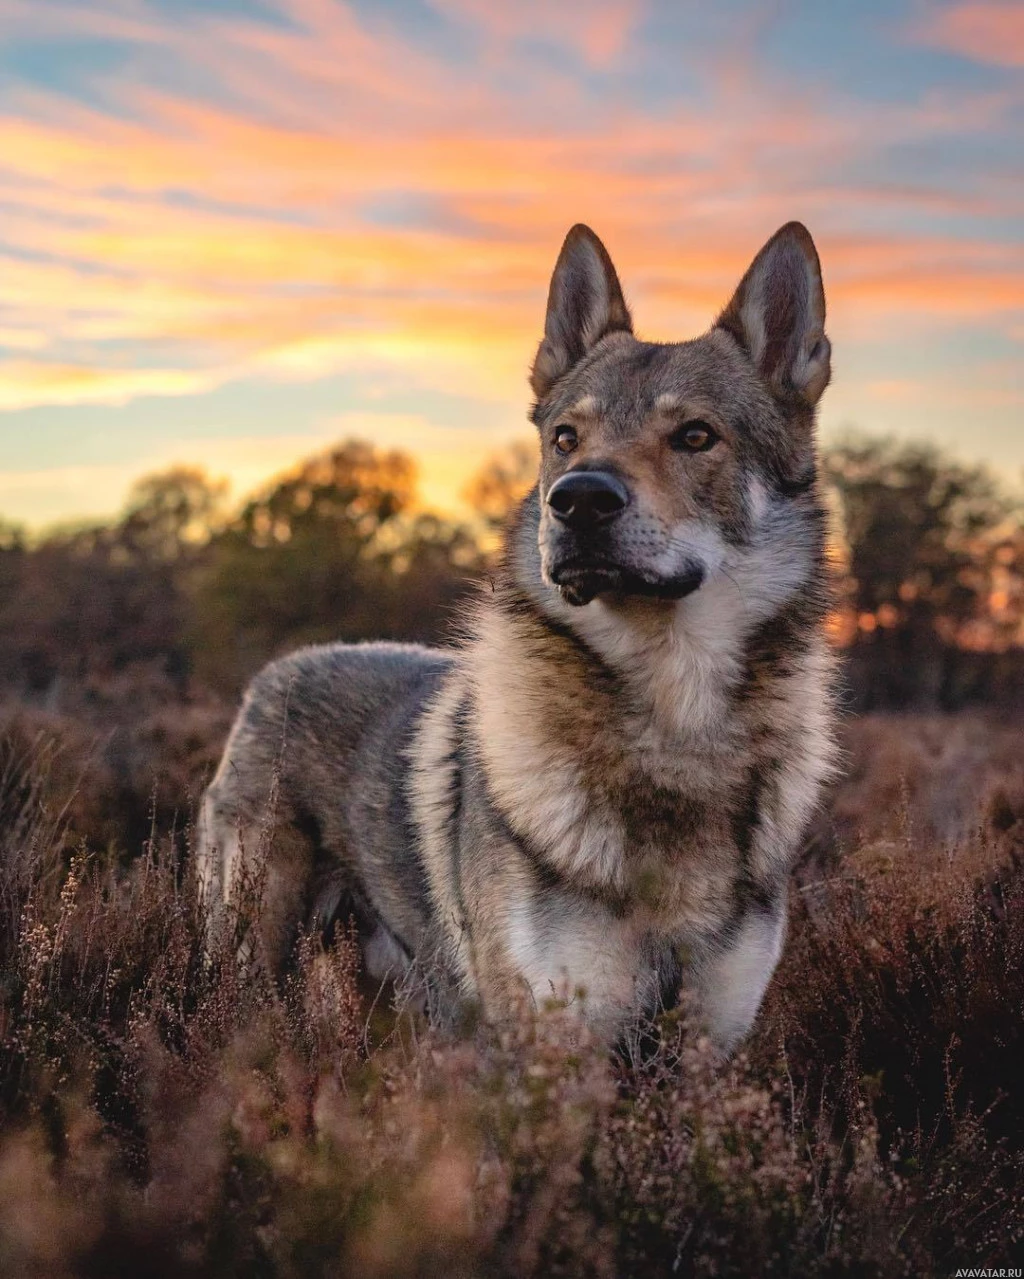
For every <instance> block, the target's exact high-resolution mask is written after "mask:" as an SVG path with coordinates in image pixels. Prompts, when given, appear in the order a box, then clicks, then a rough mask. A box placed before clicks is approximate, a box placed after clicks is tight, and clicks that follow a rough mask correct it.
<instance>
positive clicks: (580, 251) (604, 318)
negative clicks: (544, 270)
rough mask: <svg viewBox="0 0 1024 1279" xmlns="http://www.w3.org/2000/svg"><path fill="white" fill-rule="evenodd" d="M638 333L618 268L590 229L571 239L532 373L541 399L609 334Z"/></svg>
mask: <svg viewBox="0 0 1024 1279" xmlns="http://www.w3.org/2000/svg"><path fill="white" fill-rule="evenodd" d="M615 332H622V333H632V332H633V321H632V319H631V318H630V314H629V308H628V307H627V306H626V300H625V298H624V297H623V296H622V286H621V285H620V284H619V277H618V276H617V275H616V274H615V267H614V266H612V260H611V258H610V257H609V256H608V250H607V249H606V248H605V247H604V245H603V244H602V243H601V241H600V240H599V239H598V238H597V236H596V235H595V234H594V233H593V231H591V229H590V227H588V226H584V225H583V223H582V222H579V223H577V224H576V226H574V227H573V228H572V230H571V231H570V232H569V234H568V235H567V236H566V237H565V243H564V244H563V245H562V252H561V253H560V254H559V255H558V261H557V262H556V263H555V273H554V275H553V276H552V277H551V288H550V290H549V291H548V312H547V317H546V319H545V321H544V338H543V340H542V342H541V344H540V347H539V348H538V350H537V358H536V359H535V360H534V362H533V369H532V371H531V373H530V385H531V386H532V387H533V392H534V394H535V395H536V396H537V399H538V400H541V399H543V398H544V396H545V395H547V393H548V391H550V390H551V388H552V387H553V386H554V384H555V383H556V382H557V381H558V379H559V378H560V377H563V376H564V375H565V374H566V373H568V372H569V370H570V369H571V368H572V367H573V365H575V364H577V363H579V361H580V360H582V359H583V357H584V355H586V353H587V352H588V351H589V350H591V349H592V348H593V347H595V346H596V345H597V343H598V342H600V340H601V339H602V338H603V337H606V336H607V335H608V334H609V333H615Z"/></svg>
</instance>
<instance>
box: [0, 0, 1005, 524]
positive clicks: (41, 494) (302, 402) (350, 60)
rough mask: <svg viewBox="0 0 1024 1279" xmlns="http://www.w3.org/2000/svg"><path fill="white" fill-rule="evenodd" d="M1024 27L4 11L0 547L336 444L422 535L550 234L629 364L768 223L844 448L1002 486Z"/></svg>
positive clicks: (286, 11) (448, 9)
mask: <svg viewBox="0 0 1024 1279" xmlns="http://www.w3.org/2000/svg"><path fill="white" fill-rule="evenodd" d="M1022 139H1024V3H974V2H972V0H967V2H966V3H952V4H927V3H914V2H909V3H904V4H900V3H894V2H892V0H888V2H886V3H882V2H876V0H834V2H830V3H826V4H822V3H821V2H820V0H818V2H817V3H814V4H810V3H798V2H796V0H793V2H787V0H777V2H774V3H749V2H745V0H724V2H723V0H719V3H717V4H715V5H713V6H712V5H708V4H696V3H693V4H691V3H683V2H682V0H676V2H675V3H668V2H667V0H648V2H647V3H644V2H643V0H594V2H592V3H583V0H378V2H377V3H370V2H369V0H366V2H365V3H349V4H343V3H339V2H337V0H106V2H104V0H94V2H93V3H72V2H71V0H0V517H5V518H7V519H13V520H16V521H20V522H26V523H28V524H29V525H31V526H36V527H38V526H39V525H40V524H43V523H46V522H49V521H52V520H56V519H64V518H69V517H77V516H85V515H103V514H107V513H110V512H112V511H114V510H116V509H117V508H118V506H119V504H120V502H121V501H122V499H123V497H124V494H125V492H126V490H127V488H128V486H129V485H130V483H131V481H132V480H133V479H134V478H136V477H138V476H139V475H141V474H143V473H146V472H148V471H152V470H154V469H158V468H161V467H165V466H167V465H169V464H171V463H175V462H192V463H197V464H201V465H203V466H205V467H206V468H208V469H209V470H210V472H211V473H212V474H214V475H226V476H228V477H229V478H230V479H231V480H232V482H233V486H234V491H235V493H236V494H241V493H244V492H245V491H246V490H247V489H250V488H252V487H253V486H254V485H256V484H257V483H258V482H259V481H260V480H261V479H263V478H265V477H266V476H268V475H269V474H271V473H273V472H275V471H278V470H280V469H282V468H283V467H285V466H287V465H288V464H289V463H291V462H293V461H296V460H298V459H299V458H300V457H302V456H303V455H305V454H308V453H311V452H314V451H316V450H318V449H320V448H322V447H324V446H325V445H326V444H328V443H330V442H331V441H332V440H335V439H338V438H340V437H344V436H350V435H357V436H361V437H363V438H367V439H370V440H372V441H374V442H376V443H378V444H381V445H387V446H400V447H402V448H406V449H409V450H412V451H415V452H416V453H417V454H418V455H419V456H420V458H421V461H422V479H423V490H424V494H425V498H426V499H427V500H429V501H431V502H434V503H438V504H441V505H444V506H448V507H452V506H453V504H454V503H455V502H456V501H457V499H458V494H459V492H460V489H461V488H462V486H463V484H464V482H465V480H466V478H467V476H468V475H469V473H470V472H471V471H472V470H473V469H474V468H475V467H476V466H477V465H478V464H479V462H480V461H481V460H482V459H483V457H485V456H486V455H487V454H489V453H491V452H493V451H495V450H496V449H498V448H500V446H501V445H502V444H503V442H505V441H507V440H509V439H511V438H514V437H515V436H516V435H517V434H522V433H524V432H525V430H526V426H525V412H526V408H527V406H528V391H527V386H526V378H525V371H526V367H527V365H528V363H529V361H530V359H531V358H532V355H533V351H534V347H535V344H536V341H537V339H538V337H539V335H540V328H541V324H542V319H543V306H544V298H545V295H546V290H547V284H548V278H549V275H550V272H551V268H552V266H553V263H554V258H555V255H556V253H557V250H558V247H559V244H560V242H561V239H562V237H563V235H564V234H565V231H566V230H567V229H568V227H569V226H570V225H571V224H572V223H573V222H576V221H585V222H588V223H590V225H591V226H593V227H594V229H595V230H596V231H597V232H598V234H599V235H601V236H602V238H603V239H604V240H605V243H606V244H607V245H608V248H609V250H610V251H611V253H612V256H613V258H614V259H615V261H616V263H617V265H618V267H619V270H620V274H621V276H622V278H623V283H624V285H625V288H626V292H627V296H628V297H629V299H630V300H631V302H632V304H633V309H634V314H635V316H636V320H637V325H638V331H639V332H640V334H641V335H642V336H645V337H651V338H656V339H665V340H672V339H680V338H684V337H688V336H693V335H694V334H696V333H697V332H699V331H700V330H702V329H703V328H705V327H706V326H707V324H708V323H709V321H710V320H711V319H712V318H713V316H714V314H715V313H716V311H717V310H718V309H719V308H720V307H721V306H722V304H724V302H725V301H727V299H728V296H729V294H730V292H731V291H732V288H733V287H734V285H735V284H736V282H737V280H738V278H739V276H740V274H741V273H742V271H743V269H744V268H745V266H746V264H747V262H748V261H749V259H750V258H751V257H752V256H753V254H754V252H755V251H756V250H757V248H758V247H759V246H760V244H761V243H762V242H763V241H764V240H765V239H766V238H767V237H768V236H769V235H770V234H771V233H772V231H774V230H775V228H776V227H777V226H778V225H779V224H780V223H782V222H785V221H787V220H789V219H791V218H799V219H801V220H802V221H804V222H806V223H807V225H808V226H809V228H810V229H811V231H812V233H813V234H814V236H815V238H816V240H817V242H818V247H819V250H820V252H821V256H822V260H823V265H824V273H825V283H826V289H827V293H828V300H829V332H830V335H831V337H832V341H833V346H834V369H835V373H834V381H833V385H832V387H831V389H830V390H829V391H828V392H827V394H826V396H825V400H824V404H823V414H822V422H823V427H824V431H825V433H826V437H827V436H828V435H829V434H835V433H836V432H838V431H839V430H841V429H842V428H843V427H844V426H846V425H847V424H855V425H857V426H859V427H861V428H865V429H870V430H872V431H874V432H896V433H900V434H902V435H905V436H908V437H913V438H918V439H921V438H924V439H931V440H934V441H936V442H937V443H940V444H942V445H945V446H947V447H949V448H951V449H953V450H954V451H956V452H958V453H959V454H960V455H962V456H964V457H968V458H979V459H986V460H989V461H990V462H991V463H993V465H995V466H996V467H998V468H999V469H1000V470H1002V471H1003V472H1004V473H1005V474H1006V475H1007V476H1008V477H1009V478H1013V479H1016V478H1019V476H1020V474H1021V468H1022V466H1024V421H1022V419H1024V412H1022V409H1024V378H1022V367H1024V360H1022V356H1024V142H1022Z"/></svg>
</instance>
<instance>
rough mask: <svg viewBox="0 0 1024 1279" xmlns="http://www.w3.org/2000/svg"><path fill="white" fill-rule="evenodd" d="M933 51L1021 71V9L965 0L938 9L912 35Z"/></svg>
mask: <svg viewBox="0 0 1024 1279" xmlns="http://www.w3.org/2000/svg"><path fill="white" fill-rule="evenodd" d="M914 34H915V36H916V37H917V39H919V40H920V41H921V43H923V44H928V45H931V46H932V47H933V48H938V49H946V50H948V51H949V52H951V53H959V54H962V55H963V56H964V57H967V58H973V59H974V60H975V61H976V62H987V63H991V64H994V65H996V66H1001V67H1024V6H1022V5H1021V4H1020V3H1018V0H1009V2H1008V3H1007V2H1004V3H991V2H989V0H966V3H962V4H953V5H950V6H948V7H947V8H943V9H938V10H937V11H935V12H934V13H933V14H931V15H929V17H928V18H927V19H926V20H925V21H924V22H922V23H920V24H919V25H918V26H917V27H916V28H915V31H914Z"/></svg>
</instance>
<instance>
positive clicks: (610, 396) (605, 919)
mask: <svg viewBox="0 0 1024 1279" xmlns="http://www.w3.org/2000/svg"><path fill="white" fill-rule="evenodd" d="M824 320H825V297H824V292H823V289H822V283H821V274H820V268H819V264H818V256H817V253H816V251H815V248H814V244H813V241H812V240H811V237H810V235H809V234H808V232H807V231H806V229H805V228H804V227H803V226H801V225H800V224H799V223H790V224H789V225H787V226H784V227H783V228H782V229H781V230H780V231H778V232H777V233H776V234H775V235H774V236H773V237H772V239H771V240H769V241H768V243H767V244H766V245H765V246H764V248H763V249H762V250H761V252H760V253H759V254H758V255H757V257H756V258H755V260H754V262H753V264H752V265H751V267H750V269H749V270H748V271H747V273H746V275H745V276H744V277H743V279H742V281H741V282H740V285H739V287H738V289H737V291H736V294H735V296H734V297H733V299H732V301H731V302H730V303H729V305H728V306H727V307H726V308H725V310H724V311H723V312H722V314H721V316H720V317H719V318H718V320H717V322H716V323H715V324H714V326H713V327H712V328H711V329H710V330H709V332H707V333H705V334H704V335H703V336H702V337H699V338H696V339H694V340H692V341H688V342H680V343H667V344H663V343H656V342H645V341H640V340H638V339H637V338H636V337H634V335H633V329H632V321H631V318H630V313H629V310H628V309H627V307H626V303H625V301H624V299H623V295H622V290H621V288H620V285H619V281H618V278H617V276H616V273H615V269H614V267H613V266H612V263H611V259H610V258H609V256H608V253H607V252H606V250H605V248H604V246H603V244H602V243H601V241H600V240H599V239H598V238H597V237H596V236H595V235H594V233H593V232H592V231H591V230H589V228H587V227H585V226H576V227H574V228H573V229H572V230H571V231H570V232H569V235H568V237H567V238H566V241H565V244H564V246H563V248H562V252H561V255H560V256H559V259H558V262H557V265H556V266H555V271H554V275H553V277H552V281H551V288H550V293H549V297H548V308H547V317H546V322H545V327H544V338H543V340H542V341H541V343H540V348H539V350H538V352H537V357H536V360H535V362H534V364H533V369H532V374H531V385H532V388H533V390H534V392H535V394H536V403H535V405H534V407H533V410H532V420H533V422H534V423H535V424H536V426H537V430H538V432H539V436H540V457H541V461H540V473H539V476H538V481H537V485H536V487H535V488H534V490H533V491H532V492H531V493H530V494H529V496H528V497H527V498H526V499H525V500H524V501H523V503H522V505H521V506H520V507H519V509H518V512H517V513H516V515H515V516H514V518H513V520H512V521H511V524H510V527H509V528H508V530H507V534H506V539H505V547H504V553H503V559H502V563H501V567H500V569H499V571H498V573H497V576H496V579H495V581H494V583H493V585H492V588H491V589H489V590H486V591H484V592H482V593H481V598H480V599H479V600H478V602H477V603H476V604H475V607H474V608H473V610H472V612H471V614H470V616H469V617H468V618H467V625H466V635H465V637H464V639H463V641H462V642H461V643H460V644H458V645H457V646H455V647H453V648H451V649H440V650H435V649H428V648H421V647H417V646H412V645H397V644H384V643H380V644H366V645H346V644H328V645H325V646H323V647H314V648H306V649H302V650H300V651H299V652H297V653H294V654H293V655H291V656H289V657H286V658H283V659H282V660H280V661H275V662H274V663H272V664H271V665H270V666H268V667H267V668H266V669H265V670H264V671H263V672H262V673H261V674H260V675H258V676H257V677H256V679H255V680H254V681H253V683H252V685H251V686H250V688H249V690H248V693H247V695H246V697H245V701H244V704H243V706H242V709H241V711H240V712H239V715H238V718H237V720H236V722H235V725H234V728H233V730H232V733H231V737H230V740H229V741H228V744H227V747H226V749H225V752H224V757H223V760H222V762H221V765H220V768H219V770H218V772H217V774H216V777H215V778H214V780H213V782H212V784H211V786H210V788H209V790H208V792H207V794H206V797H205V799H204V802H203V807H202V812H201V816H200V823H199V840H198V843H199V847H198V857H197V865H198V873H199V877H200V884H201V889H202V891H203V893H204V896H205V900H206V901H207V903H208V905H209V909H210V912H211V916H212V918H213V920H214V921H216V919H217V918H218V916H223V915H224V914H225V913H226V912H227V913H230V909H231V904H232V903H233V902H235V901H237V897H238V893H239V885H240V883H241V882H242V880H243V879H244V878H245V876H246V874H247V868H251V863H252V861H253V858H254V856H255V849H256V847H257V845H259V844H260V843H261V839H260V837H259V831H260V830H261V828H262V829H264V831H266V830H270V831H271V832H272V833H271V834H270V836H269V838H268V837H265V838H264V839H263V840H262V844H263V849H264V851H263V853H262V856H263V857H264V859H265V860H264V862H263V865H262V872H261V874H262V881H261V882H262V891H263V911H262V915H261V917H260V920H259V924H258V930H257V934H256V936H257V938H258V945H259V947H260V949H261V950H262V953H263V956H264V960H265V962H267V963H269V964H271V965H277V964H279V963H280V962H282V961H283V959H284V958H285V956H286V955H287V953H288V950H289V946H290V943H291V939H292V937H293V936H294V934H295V931H296V929H297V928H298V926H299V925H300V924H302V923H303V922H304V921H309V920H311V919H318V920H319V922H321V923H323V922H324V920H325V919H326V918H327V917H328V916H330V915H331V914H332V913H337V911H338V910H339V909H340V905H339V904H340V903H341V902H345V903H347V906H346V909H350V910H353V911H354V912H355V916H356V918H357V920H358V921H359V923H360V934H361V939H362V945H363V949H364V964H365V967H366V969H367V970H368V972H369V973H370V974H371V975H373V976H374V977H383V976H384V975H386V974H390V975H395V974H398V973H400V972H402V971H403V970H408V969H409V968H410V967H411V966H413V965H416V967H417V968H419V969H422V970H423V971H424V972H425V973H426V974H427V985H428V989H434V990H438V991H446V992H447V995H446V996H445V999H447V1000H448V1001H451V1000H452V999H454V1000H456V1001H460V1000H473V1001H479V1004H480V1005H481V1006H482V1010H483V1012H484V1014H485V1016H487V1017H488V1018H490V1019H495V1018H502V1017H504V1016H507V1015H509V1014H510V1013H511V1012H513V1011H514V1009H515V1008H516V1007H517V1006H519V1005H520V1003H521V1001H522V1000H523V999H524V998H526V999H531V1000H534V1001H544V1000H546V999H548V998H550V997H552V996H553V995H554V996H559V997H563V998H568V999H570V1000H571V1001H572V1002H574V1003H577V1002H578V1006H579V1007H580V1009H581V1010H582V1013H583V1016H584V1017H585V1019H586V1020H587V1022H589V1023H590V1025H591V1026H592V1027H594V1028H595V1030H596V1032H597V1033H598V1034H599V1035H601V1036H603V1037H607V1038H608V1039H609V1040H613V1039H615V1038H616V1037H617V1036H621V1035H623V1034H626V1033H627V1032H628V1031H629V1029H630V1027H631V1026H635V1025H637V1024H638V1023H639V1021H640V1020H641V1019H643V1018H645V1017H647V1016H649V1015H651V1014H653V1013H655V1012H657V1011H658V1010H659V1009H661V1008H663V1007H665V1006H668V1005H671V1004H673V1003H674V1002H676V1001H677V1000H678V999H679V997H680V994H681V992H683V991H685V992H686V997H687V999H688V1000H690V1001H691V1002H692V1003H693V1004H695V1006H696V1008H697V1010H698V1012H699V1015H700V1017H701V1018H702V1019H703V1022H704V1024H705V1025H706V1027H707V1029H708V1032H709V1033H710V1035H711V1037H712V1039H713V1040H714V1042H715V1043H716V1044H717V1045H718V1046H719V1047H720V1049H721V1050H722V1051H723V1052H728V1051H729V1050H730V1049H731V1048H732V1047H733V1046H734V1045H735V1044H736V1043H737V1042H738V1040H739V1039H740V1038H741V1037H742V1036H743V1035H745V1034H746V1032H747V1030H748V1029H749V1027H750V1025H751V1023H752V1021H753V1019H754V1016H755V1014H756V1012H757V1009H758V1006H759V1004H760V1002H761V999H762V996H763V994H764V990H765V987H766V985H767V983H768V980H769V978H770V976H771V974H772V971H773V969H774V967H775V965H776V962H777V961H778V958H779V953H780V949H781V946H782V940H783V936H784V932H785V920H786V895H787V883H788V877H789V871H790V868H791V865H792V862H793V859H794V856H795V853H796V851H797V849H798V847H799V844H800V840H801V837H802V833H803V831H804V829H805V826H806V824H807V822H808V819H809V817H810V815H811V813H812V810H813V809H814V807H815V805H816V803H817V800H818V796H819V792H820V789H821V786H822V783H823V781H824V780H825V779H826V777H827V776H828V775H829V773H830V770H831V768H832V762H833V757H834V749H833V734H832V724H833V715H834V712H833V693H832V683H833V665H832V661H831V658H830V655H829V651H828V648H827V645H826V642H825V636H824V627H823V620H824V616H825V612H826V608H827V602H828V601H827V589H826V565H825V550H824V543H825V516H824V511H823V506H822V502H821V499H820V495H819V491H818V482H817V477H816V460H815V458H816V454H815V442H814V418H815V406H816V404H817V402H818V399H819V397H820V396H821V393H822V391H823V390H824V389H825V386H826V384H827V382H828V380H829V357H830V346H829V342H828V339H827V338H826V337H825V334H824ZM272 792H273V795H274V802H273V812H272V820H270V821H269V823H268V819H267V816H266V815H267V811H268V809H267V804H268V796H269V795H270V794H271V793H272Z"/></svg>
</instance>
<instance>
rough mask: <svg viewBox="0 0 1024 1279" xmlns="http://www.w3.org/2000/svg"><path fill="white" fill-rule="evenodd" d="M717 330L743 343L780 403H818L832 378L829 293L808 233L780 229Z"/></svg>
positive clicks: (795, 227)
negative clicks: (827, 333) (827, 312)
mask: <svg viewBox="0 0 1024 1279" xmlns="http://www.w3.org/2000/svg"><path fill="white" fill-rule="evenodd" d="M717 327H718V328H720V329H725V330H726V331H727V332H729V333H731V334H732V336H733V337H734V338H735V339H736V341H737V342H739V344H740V346H742V347H743V349H744V350H745V351H746V352H747V354H748V355H749V356H750V358H751V360H752V361H753V362H754V364H755V365H756V366H757V368H758V370H759V371H760V373H761V376H762V377H763V378H764V380H765V381H766V382H767V383H768V385H769V386H770V387H771V389H772V391H773V392H774V394H775V395H777V396H779V397H780V398H781V399H792V398H793V397H794V396H795V397H796V398H797V399H798V400H801V401H802V402H803V403H804V404H806V405H809V406H812V407H813V405H815V404H817V402H818V400H819V399H820V397H821V393H822V391H824V389H825V387H826V386H827V385H828V380H829V376H830V374H831V354H832V348H831V345H830V344H829V340H828V338H827V337H826V336H825V290H824V289H823V288H822V284H821V264H820V263H819V261H818V253H817V250H816V249H815V247H814V241H813V240H812V239H811V235H810V232H809V231H808V230H807V228H806V227H805V226H803V225H802V223H800V222H787V223H786V225H785V226H784V227H781V228H780V229H779V230H778V231H776V232H775V234H774V235H773V236H772V238H771V239H770V240H769V241H768V243H767V244H766V245H765V246H764V248H763V249H762V250H761V252H760V253H759V254H758V255H757V257H756V258H755V259H754V261H753V262H752V263H751V265H750V268H749V270H748V271H747V273H746V275H745V276H744V277H743V279H742V280H741V281H740V285H739V288H738V289H737V290H736V292H735V294H734V295H733V299H732V301H731V302H730V303H729V305H728V306H727V307H726V308H725V310H724V311H723V312H722V314H721V315H720V316H719V317H718V323H717Z"/></svg>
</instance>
